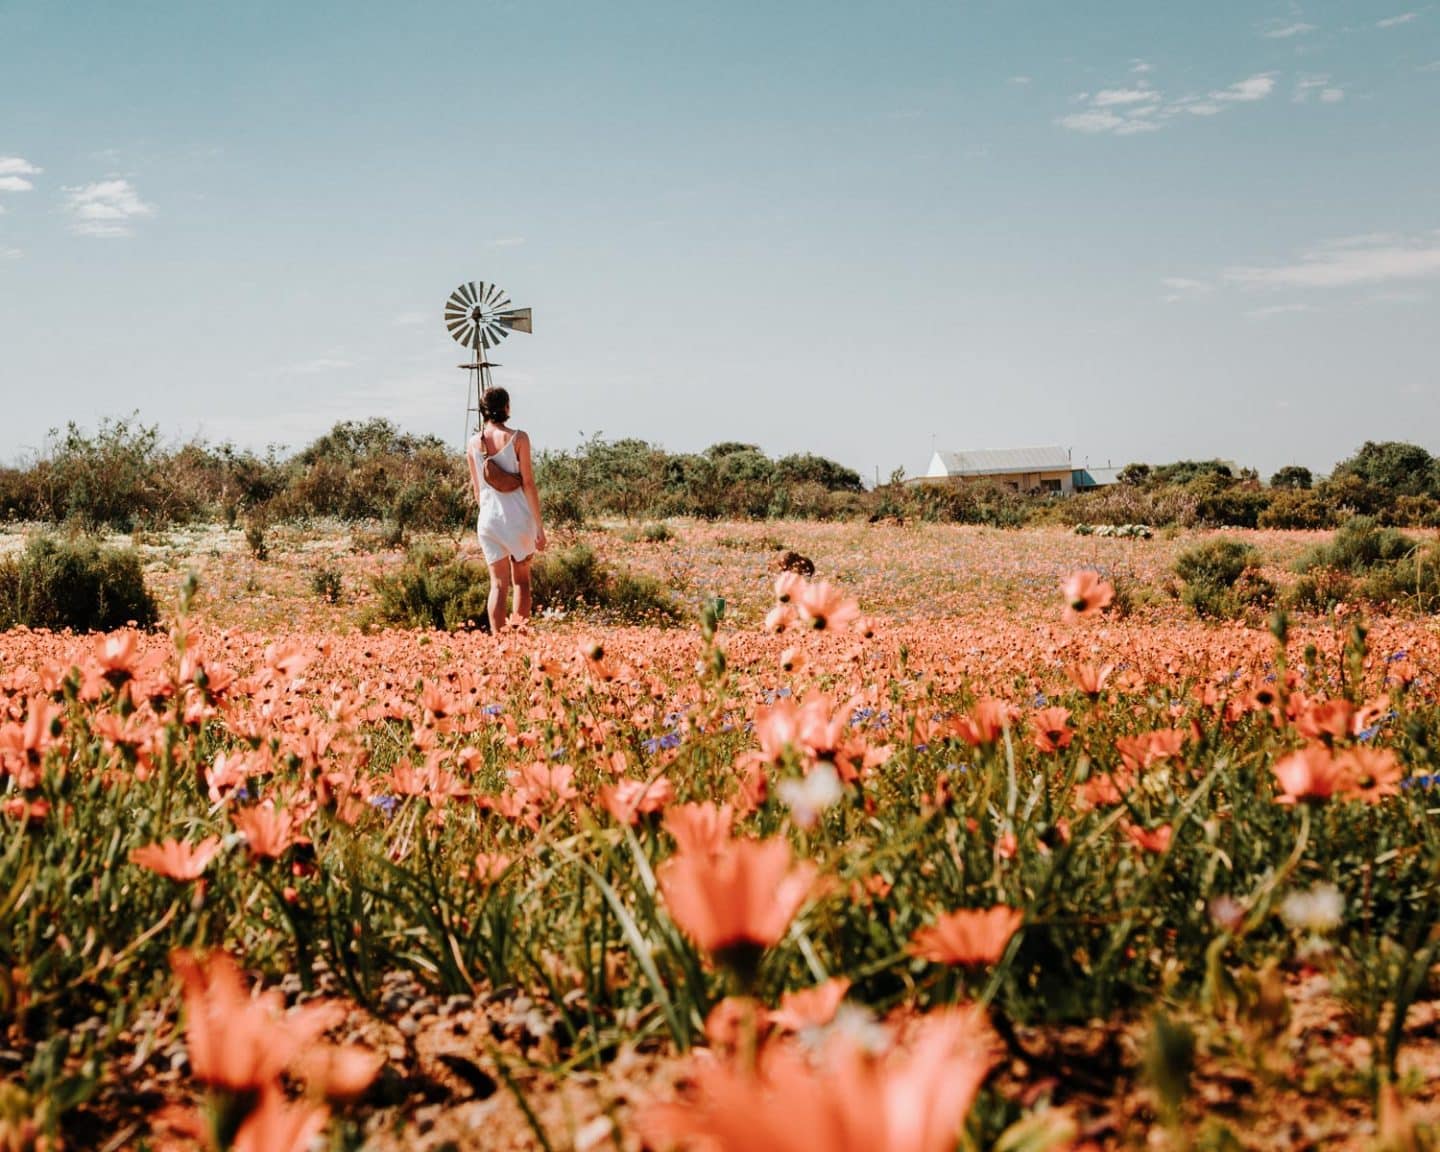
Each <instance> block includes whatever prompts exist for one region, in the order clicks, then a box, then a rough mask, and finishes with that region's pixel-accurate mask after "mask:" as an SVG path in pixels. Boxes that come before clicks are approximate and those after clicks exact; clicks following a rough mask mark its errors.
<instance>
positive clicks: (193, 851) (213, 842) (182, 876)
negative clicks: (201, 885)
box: [130, 836, 220, 880]
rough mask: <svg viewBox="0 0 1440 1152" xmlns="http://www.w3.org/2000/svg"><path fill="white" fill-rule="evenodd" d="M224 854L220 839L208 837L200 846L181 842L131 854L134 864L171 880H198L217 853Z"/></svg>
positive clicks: (137, 849)
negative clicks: (221, 852) (221, 851)
mask: <svg viewBox="0 0 1440 1152" xmlns="http://www.w3.org/2000/svg"><path fill="white" fill-rule="evenodd" d="M218 851H220V837H218V836H207V837H206V838H205V839H204V840H202V841H200V843H198V844H187V843H185V842H184V841H181V840H162V841H160V843H158V844H146V845H145V846H144V847H143V848H136V849H135V850H134V851H133V852H131V853H130V862H131V863H132V864H138V865H139V866H140V867H141V868H148V869H150V871H151V872H158V873H159V874H160V875H161V876H168V877H169V878H170V879H171V880H196V879H198V878H199V877H200V874H201V873H202V872H204V871H205V868H206V865H208V864H209V863H210V861H211V859H213V858H214V856H215V853H216V852H218Z"/></svg>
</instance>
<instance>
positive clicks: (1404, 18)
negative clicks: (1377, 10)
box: [1375, 12, 1420, 28]
mask: <svg viewBox="0 0 1440 1152" xmlns="http://www.w3.org/2000/svg"><path fill="white" fill-rule="evenodd" d="M1419 15H1420V13H1418V12H1402V13H1400V15H1398V16H1387V17H1385V19H1383V20H1377V21H1375V27H1376V28H1398V27H1399V26H1400V25H1401V24H1409V23H1410V21H1412V20H1414V19H1415V17H1417V16H1419Z"/></svg>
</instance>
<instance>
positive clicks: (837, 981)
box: [770, 976, 850, 1032]
mask: <svg viewBox="0 0 1440 1152" xmlns="http://www.w3.org/2000/svg"><path fill="white" fill-rule="evenodd" d="M848 991H850V981H849V980H846V979H844V978H843V977H838V976H837V977H836V978H834V979H833V980H826V981H825V983H823V984H816V985H815V986H814V987H813V988H803V989H801V990H800V991H799V992H786V993H785V994H784V995H783V996H781V997H780V1007H779V1008H777V1009H775V1011H773V1012H771V1013H770V1022H771V1023H772V1024H774V1025H775V1026H776V1027H777V1028H785V1029H788V1030H789V1031H791V1032H799V1031H802V1030H803V1029H805V1028H823V1027H824V1026H825V1025H826V1024H828V1023H830V1021H831V1020H833V1019H835V1013H836V1011H837V1010H838V1009H839V1007H840V1002H841V1001H842V1000H844V999H845V993H846V992H848Z"/></svg>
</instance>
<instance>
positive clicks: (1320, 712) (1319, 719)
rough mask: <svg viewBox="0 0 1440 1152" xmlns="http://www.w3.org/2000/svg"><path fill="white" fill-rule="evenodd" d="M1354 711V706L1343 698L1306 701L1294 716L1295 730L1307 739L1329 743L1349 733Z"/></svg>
mask: <svg viewBox="0 0 1440 1152" xmlns="http://www.w3.org/2000/svg"><path fill="white" fill-rule="evenodd" d="M1354 713H1355V706H1354V705H1353V704H1351V703H1350V701H1348V700H1345V699H1336V700H1321V701H1319V702H1318V703H1309V702H1306V705H1305V709H1304V711H1303V712H1301V713H1300V714H1299V715H1298V716H1296V717H1295V731H1297V732H1299V733H1300V735H1301V736H1303V737H1305V739H1307V740H1323V741H1324V742H1325V743H1326V744H1329V743H1330V742H1331V741H1333V740H1338V739H1340V738H1342V737H1344V736H1348V735H1349V734H1350V720H1351V717H1352V716H1353V715H1354Z"/></svg>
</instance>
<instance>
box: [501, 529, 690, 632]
mask: <svg viewBox="0 0 1440 1152" xmlns="http://www.w3.org/2000/svg"><path fill="white" fill-rule="evenodd" d="M530 581H531V583H530V588H531V594H532V596H533V598H534V604H535V611H537V612H542V611H544V610H545V609H547V608H560V609H563V610H565V611H567V612H574V611H582V612H588V613H590V614H592V615H594V616H596V617H597V618H599V619H601V620H603V621H604V622H606V623H608V624H661V625H665V624H678V623H680V622H681V620H683V619H684V613H683V612H682V611H681V609H680V607H679V606H678V605H677V604H676V603H675V601H674V598H673V597H672V596H671V595H670V593H669V591H668V590H667V589H666V588H665V586H664V585H663V584H661V583H660V581H658V580H656V579H655V578H654V577H652V576H645V575H642V574H640V573H636V572H629V571H626V570H624V569H621V570H620V571H619V572H614V571H611V570H610V569H609V568H607V567H606V566H605V565H603V564H602V563H601V562H600V560H599V558H598V557H597V556H596V555H595V553H594V552H593V551H592V550H591V549H589V548H587V547H586V546H585V545H584V544H576V545H574V546H572V547H570V548H559V549H555V550H553V551H550V552H542V553H541V554H540V555H539V556H538V557H537V558H536V560H535V563H534V565H533V566H532V568H531V576H530Z"/></svg>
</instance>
